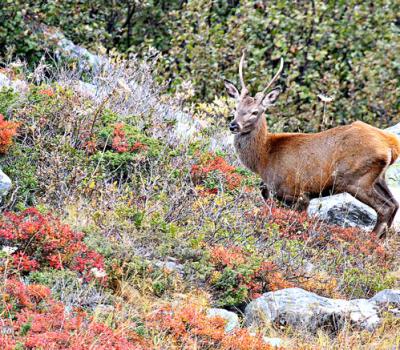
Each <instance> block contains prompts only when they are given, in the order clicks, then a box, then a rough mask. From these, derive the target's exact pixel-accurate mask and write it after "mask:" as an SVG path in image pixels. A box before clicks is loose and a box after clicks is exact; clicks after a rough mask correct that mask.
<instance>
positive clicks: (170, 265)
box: [155, 261, 183, 275]
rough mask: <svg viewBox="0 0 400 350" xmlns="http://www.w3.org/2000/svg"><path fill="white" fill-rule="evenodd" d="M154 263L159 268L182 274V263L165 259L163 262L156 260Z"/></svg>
mask: <svg viewBox="0 0 400 350" xmlns="http://www.w3.org/2000/svg"><path fill="white" fill-rule="evenodd" d="M155 265H156V266H157V267H159V268H160V269H165V270H168V271H173V272H176V273H178V274H180V275H183V265H181V264H177V263H175V262H173V261H166V262H164V261H157V262H156V263H155Z"/></svg>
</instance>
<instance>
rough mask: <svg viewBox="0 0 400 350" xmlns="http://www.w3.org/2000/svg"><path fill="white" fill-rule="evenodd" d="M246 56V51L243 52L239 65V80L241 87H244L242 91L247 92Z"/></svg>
mask: <svg viewBox="0 0 400 350" xmlns="http://www.w3.org/2000/svg"><path fill="white" fill-rule="evenodd" d="M245 56H246V50H243V54H242V58H241V59H240V64H239V78H240V85H242V90H247V88H246V84H245V83H244V79H243V64H244V57H245Z"/></svg>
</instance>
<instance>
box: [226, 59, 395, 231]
mask: <svg viewBox="0 0 400 350" xmlns="http://www.w3.org/2000/svg"><path fill="white" fill-rule="evenodd" d="M244 61H245V52H243V54H242V57H241V59H240V64H239V79H240V85H241V91H240V92H239V90H238V89H237V87H236V86H235V84H234V83H232V82H231V81H229V80H225V81H224V83H225V88H226V91H227V93H228V95H229V96H230V97H231V98H234V99H235V101H236V108H235V110H234V112H233V120H232V122H231V123H230V124H229V129H230V131H231V132H232V134H234V142H233V143H234V148H235V151H236V153H237V155H238V156H239V159H240V161H241V163H242V164H243V165H244V166H245V167H247V168H248V169H249V170H251V171H252V172H254V173H256V174H257V175H258V176H260V177H261V180H262V185H261V186H260V188H261V194H262V196H263V198H264V199H265V200H267V199H268V198H270V197H272V196H273V197H274V198H276V199H278V200H279V201H281V202H283V203H285V204H287V205H291V206H294V208H295V209H297V210H305V209H307V207H308V205H309V203H310V200H311V199H313V198H318V197H323V196H327V195H333V194H338V193H344V192H347V193H349V194H350V195H352V196H353V197H355V198H356V199H358V200H359V201H361V202H362V203H364V204H366V205H368V206H369V207H371V208H372V209H374V210H375V211H376V213H377V221H376V225H375V227H374V228H373V232H374V233H375V234H376V235H377V237H379V238H384V237H385V236H386V232H387V231H388V229H389V228H390V227H391V225H392V223H393V220H394V217H395V215H396V212H397V210H398V209H399V204H398V202H397V201H396V199H395V198H394V196H393V195H392V193H391V192H390V189H389V187H388V185H387V183H386V181H385V172H386V170H387V168H388V167H389V165H391V164H393V163H394V161H395V160H396V159H397V157H398V156H399V154H400V141H399V139H398V138H397V136H396V135H395V134H392V133H390V132H387V131H384V130H381V129H378V128H376V127H373V126H371V125H369V124H366V123H364V122H361V121H355V122H353V123H351V124H348V125H342V126H337V127H334V128H331V129H327V130H325V131H321V132H318V133H271V132H269V130H268V126H267V119H266V111H267V109H268V108H269V107H271V106H273V105H274V103H275V102H276V100H277V99H278V97H279V95H280V94H281V92H282V89H281V88H280V87H279V86H278V87H274V88H272V89H270V88H271V87H273V84H274V83H275V82H276V81H277V79H278V78H279V77H280V75H281V73H282V70H283V66H284V62H283V59H282V58H281V60H280V66H279V69H278V71H277V73H276V74H275V75H274V76H273V78H272V79H271V80H270V81H269V83H268V84H267V85H266V87H265V88H264V89H263V90H262V91H261V92H258V93H256V94H255V95H254V96H252V95H251V94H250V93H249V90H248V88H247V87H246V84H245V81H244V78H243V64H244Z"/></svg>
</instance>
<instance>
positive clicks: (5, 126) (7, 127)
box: [0, 114, 19, 154]
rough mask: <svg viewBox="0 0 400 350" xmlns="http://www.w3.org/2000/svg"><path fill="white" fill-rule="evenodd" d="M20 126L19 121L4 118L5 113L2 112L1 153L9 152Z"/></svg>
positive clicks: (0, 115)
mask: <svg viewBox="0 0 400 350" xmlns="http://www.w3.org/2000/svg"><path fill="white" fill-rule="evenodd" d="M18 127H19V123H16V122H9V121H7V120H4V115H2V114H0V153H3V154H4V153H7V151H8V149H9V148H10V146H11V145H12V138H13V137H14V136H15V135H16V133H17V129H18Z"/></svg>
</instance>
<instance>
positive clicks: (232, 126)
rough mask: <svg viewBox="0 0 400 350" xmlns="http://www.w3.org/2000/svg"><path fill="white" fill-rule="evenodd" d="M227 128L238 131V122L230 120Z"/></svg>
mask: <svg viewBox="0 0 400 350" xmlns="http://www.w3.org/2000/svg"><path fill="white" fill-rule="evenodd" d="M229 130H230V131H238V130H239V124H238V123H236V122H232V123H230V124H229Z"/></svg>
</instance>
